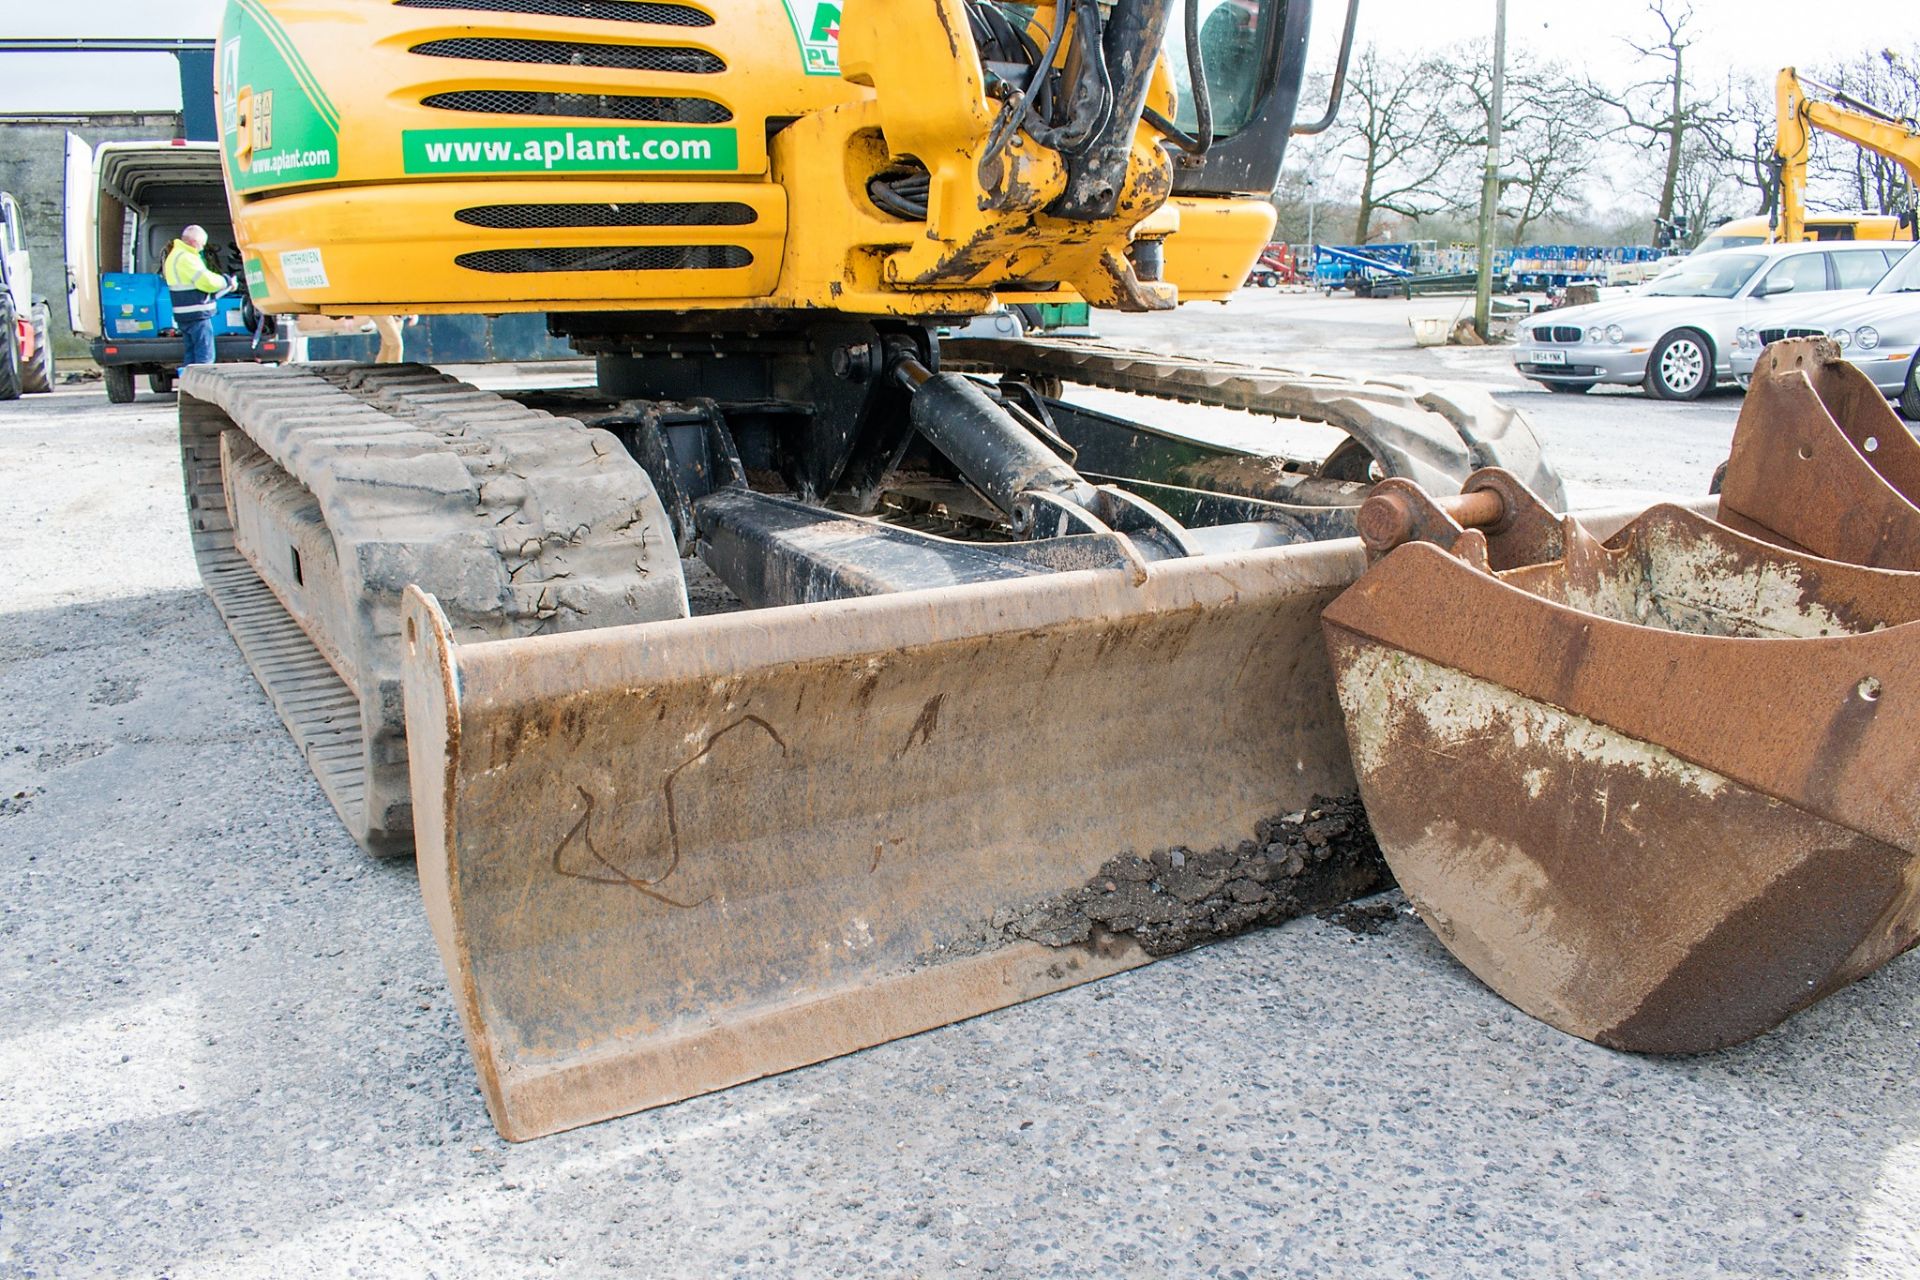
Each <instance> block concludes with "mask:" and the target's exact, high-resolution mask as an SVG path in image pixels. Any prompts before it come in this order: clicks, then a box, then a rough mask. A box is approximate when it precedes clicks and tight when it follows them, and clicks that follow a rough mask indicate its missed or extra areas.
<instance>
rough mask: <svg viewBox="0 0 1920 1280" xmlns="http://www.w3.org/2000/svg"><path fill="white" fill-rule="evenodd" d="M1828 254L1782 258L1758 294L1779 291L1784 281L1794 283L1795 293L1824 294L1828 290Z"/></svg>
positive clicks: (1808, 254)
mask: <svg viewBox="0 0 1920 1280" xmlns="http://www.w3.org/2000/svg"><path fill="white" fill-rule="evenodd" d="M1827 257H1828V255H1827V254H1824V253H1802V254H1796V255H1795V256H1794V257H1791V258H1782V259H1781V260H1780V261H1779V262H1776V263H1774V265H1773V270H1771V271H1769V272H1767V274H1766V277H1765V278H1764V279H1763V280H1762V281H1761V282H1760V285H1759V287H1758V288H1757V289H1756V290H1755V292H1756V293H1758V292H1764V291H1765V290H1768V289H1777V288H1779V287H1780V282H1781V281H1782V280H1791V281H1793V292H1794V293H1824V292H1825V291H1826V289H1827Z"/></svg>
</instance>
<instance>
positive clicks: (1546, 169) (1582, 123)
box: [1441, 41, 1603, 241]
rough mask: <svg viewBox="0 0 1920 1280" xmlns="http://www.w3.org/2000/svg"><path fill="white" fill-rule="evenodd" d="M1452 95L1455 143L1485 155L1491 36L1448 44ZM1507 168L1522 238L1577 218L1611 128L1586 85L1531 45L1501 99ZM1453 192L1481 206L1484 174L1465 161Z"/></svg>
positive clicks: (1458, 201) (1515, 226)
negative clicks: (1555, 221) (1542, 225)
mask: <svg viewBox="0 0 1920 1280" xmlns="http://www.w3.org/2000/svg"><path fill="white" fill-rule="evenodd" d="M1441 64H1442V66H1443V67H1444V68H1445V72H1444V74H1445V76H1446V80H1447V94H1446V99H1445V104H1444V106H1445V110H1444V123H1443V125H1442V128H1443V129H1444V130H1445V131H1446V132H1447V145H1448V146H1449V147H1450V148H1452V149H1453V150H1454V151H1455V153H1456V154H1459V155H1463V156H1466V155H1479V154H1481V153H1482V152H1484V151H1485V149H1486V145H1487V117H1488V104H1489V102H1490V100H1491V98H1492V82H1493V74H1492V55H1491V53H1490V51H1489V49H1488V46H1487V44H1486V43H1485V42H1484V41H1474V42H1470V43H1467V44H1463V45H1459V46H1457V47H1455V48H1453V49H1450V50H1448V51H1447V52H1446V53H1445V54H1444V55H1443V56H1442V59H1441ZM1500 114H1501V130H1500V131H1501V134H1502V135H1503V141H1502V143H1501V148H1500V150H1501V158H1502V162H1503V163H1502V173H1503V179H1502V182H1501V203H1500V210H1499V212H1500V217H1501V218H1502V219H1503V220H1505V221H1506V222H1508V223H1509V224H1510V227H1511V230H1510V232H1509V234H1510V235H1511V236H1512V238H1513V239H1514V240H1516V241H1517V240H1520V239H1522V238H1524V237H1525V235H1526V233H1527V230H1528V228H1530V227H1532V226H1533V225H1534V224H1535V223H1536V222H1539V221H1540V220H1542V219H1543V218H1551V217H1572V216H1576V215H1577V213H1578V212H1579V211H1581V210H1583V209H1584V207H1585V200H1584V194H1585V187H1586V182H1587V177H1588V175H1589V174H1590V173H1591V172H1592V167H1593V157H1594V152H1595V150H1596V149H1597V147H1598V145H1599V136H1600V134H1601V132H1602V131H1603V125H1602V121H1601V118H1600V116H1601V113H1600V108H1599V106H1598V104H1597V103H1596V102H1595V101H1594V99H1593V97H1592V95H1591V94H1589V93H1588V92H1587V90H1586V87H1585V86H1584V85H1583V84H1582V83H1581V82H1579V81H1576V80H1575V79H1574V78H1573V77H1572V76H1571V75H1569V74H1568V73H1567V70H1566V68H1565V67H1564V66H1563V65H1562V64H1560V63H1557V62H1541V61H1538V60H1537V59H1535V58H1533V57H1531V56H1530V55H1528V54H1527V52H1526V51H1525V50H1520V51H1517V52H1515V53H1514V54H1513V55H1512V56H1511V57H1509V59H1508V62H1507V92H1506V95H1505V97H1504V99H1503V100H1502V103H1501V112H1500ZM1459 168H1460V172H1459V174H1458V178H1457V182H1456V184H1455V186H1454V188H1453V189H1452V190H1451V191H1450V192H1449V195H1450V197H1451V201H1452V207H1453V208H1454V209H1455V210H1457V211H1459V212H1462V213H1465V212H1468V211H1471V210H1473V209H1476V208H1478V207H1479V204H1480V183H1479V173H1478V172H1477V171H1469V167H1468V166H1465V165H1462V166H1460V167H1459Z"/></svg>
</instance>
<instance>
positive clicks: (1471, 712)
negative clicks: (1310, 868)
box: [1324, 365, 1920, 1053]
mask: <svg viewBox="0 0 1920 1280" xmlns="http://www.w3.org/2000/svg"><path fill="white" fill-rule="evenodd" d="M1775 373H1776V375H1777V381H1776V382H1774V383H1772V384H1771V385H1773V386H1775V387H1776V389H1779V388H1784V391H1783V392H1782V394H1786V395H1792V394H1794V389H1795V387H1796V386H1797V387H1798V389H1799V390H1800V391H1806V390H1807V389H1808V388H1809V382H1810V380H1809V378H1808V377H1807V376H1806V374H1805V372H1804V371H1801V370H1790V371H1781V370H1779V369H1778V365H1776V369H1775ZM1812 381H1813V382H1814V385H1816V386H1818V385H1820V384H1819V382H1818V380H1817V379H1814V380H1812ZM1760 385H1761V383H1760V382H1759V381H1758V380H1757V381H1756V388H1758V387H1759V386H1760ZM1869 389H1870V388H1869ZM1763 394H1769V393H1765V392H1763ZM1819 403H1820V402H1817V401H1816V402H1811V403H1809V405H1808V407H1809V409H1815V408H1818V407H1819ZM1826 403H1829V404H1831V403H1832V401H1831V400H1828V401H1826ZM1828 421H1829V423H1831V421H1832V419H1829V420H1828ZM1743 429H1744V428H1743ZM1829 430H1831V426H1829ZM1901 434H1902V435H1904V434H1905V433H1904V432H1902V433H1901ZM1733 479H1734V476H1733V474H1730V475H1729V493H1730V494H1731V493H1732V492H1733ZM1361 526H1362V531H1363V537H1365V538H1366V540H1367V542H1368V545H1369V551H1370V553H1371V554H1373V555H1376V556H1378V559H1377V561H1376V563H1374V564H1373V566H1372V567H1371V568H1370V569H1369V570H1368V572H1367V573H1366V575H1365V576H1364V577H1362V578H1361V579H1360V581H1359V582H1358V583H1356V584H1355V586H1354V587H1353V588H1352V589H1351V590H1350V591H1348V592H1346V593H1345V594H1344V595H1342V596H1341V597H1340V599H1338V600H1337V601H1335V602H1334V603H1333V605H1332V606H1330V607H1329V608H1328V610H1327V611H1326V615H1325V618H1324V625H1325V631H1326V637H1327V645H1328V650H1329V656H1330V658H1331V661H1332V664H1333V667H1334V670H1335V673H1336V678H1337V682H1338V687H1339V697H1340V703H1341V707H1342V709H1343V711H1344V712H1345V715H1346V722H1347V731H1348V736H1349V741H1350V743H1351V745H1352V748H1353V759H1354V767H1355V772H1356V774H1357V776H1358V778H1359V783H1360V790H1361V795H1362V796H1363V798H1364V799H1365V802H1366V807H1367V813H1368V816H1369V817H1370V819H1371V820H1372V823H1373V827H1374V832H1375V834H1376V836H1377V837H1378V839H1379V842H1380V846H1381V849H1382V851H1383V853H1384V854H1385V855H1386V858H1387V861H1388V863H1389V864H1390V865H1391V866H1392V868H1393V871H1394V874H1395V875H1396V876H1397V877H1398V878H1399V881H1400V884H1401V886H1402V888H1404V889H1405V891H1406V893H1407V896H1408V898H1409V900H1410V901H1411V902H1412V903H1413V904H1414V906H1415V907H1416V908H1417V909H1418V911H1419V912H1420V914H1421V916H1422V917H1423V918H1424V919H1425V920H1426V922H1427V923H1428V925H1429V926H1431V928H1432V929H1433V931H1434V933H1435V934H1436V935H1438V936H1439V938H1440V939H1441V940H1442V941H1443V942H1444V943H1445V944H1446V946H1447V948H1448V949H1449V950H1450V951H1452V952H1453V954H1454V955H1455V956H1456V957H1458V958H1459V959H1460V961H1461V962H1462V963H1464V964H1465V965H1466V966H1467V967H1468V968H1469V969H1471V970H1472V971H1473V972H1474V973H1475V974H1476V975H1477V976H1478V977H1479V978H1480V979H1481V980H1483V981H1484V982H1485V983H1486V984H1487V985H1488V986H1490V987H1492V988H1493V989H1494V990H1495V991H1497V992H1499V993H1500V994H1501V995H1503V996H1505V997H1506V998H1507V999H1508V1000H1510V1001H1512V1002H1513V1003H1514V1004H1516V1005H1518V1006H1519V1007H1520V1008H1522V1009H1523V1010H1525V1011H1526V1012H1528V1013H1530V1014H1532V1015H1533V1016H1535V1017H1537V1018H1540V1019H1541V1020H1543V1021H1545V1022H1548V1023H1550V1024H1552V1025H1553V1026H1555V1027H1558V1028H1560V1029H1561V1030H1563V1031H1567V1032H1569V1033H1571V1034H1573V1035H1576V1036H1580V1037H1582V1038H1584V1039H1588V1040H1592V1041H1595V1042H1597V1043H1599V1044H1603V1045H1608V1046H1611V1047H1614V1048H1620V1049H1630V1050H1636V1051H1643V1052H1661V1053H1674V1052H1695V1051H1701V1050H1707V1049H1713V1048H1717V1047H1720V1046H1724V1045H1730V1044H1735V1043H1738V1042H1739V1041H1742V1040H1745V1039H1747V1038H1749V1037H1752V1036H1755V1035H1759V1034H1760V1033H1762V1032H1764V1031H1766V1030H1768V1029H1769V1028H1771V1027H1773V1026H1775V1025H1777V1024H1778V1023H1779V1022H1780V1021H1781V1020H1782V1019H1784V1018H1786V1017H1788V1016H1789V1015H1791V1014H1793V1013H1794V1012H1796V1011H1797V1010H1800V1009H1803V1008H1805V1007H1807V1006H1808V1005H1810V1004H1812V1003H1814V1002H1815V1001H1817V1000H1819V999H1821V998H1822V997H1824V996H1826V995H1828V994H1830V993H1831V992H1833V991H1835V990H1837V989H1838V988H1840V987H1842V986H1844V985H1846V984H1847V983H1849V982H1852V981H1854V980H1856V979H1858V978H1860V977H1862V976H1864V975H1866V974H1868V973H1871V972H1872V971H1873V970H1874V969H1876V968H1878V967H1879V966H1881V965H1883V964H1885V963H1886V962H1887V961H1888V960H1889V959H1891V958H1892V957H1894V956H1896V955H1898V954H1899V953H1900V952H1901V951H1903V950H1905V949H1906V948H1908V947H1910V946H1912V945H1913V944H1914V942H1915V939H1916V936H1920V857H1916V852H1917V851H1920V787H1916V785H1915V783H1914V778H1915V777H1916V769H1917V767H1920V573H1900V572H1892V571H1888V570H1884V569H1873V568H1866V567H1862V566H1859V565H1854V564H1845V563H1839V562H1836V561H1832V560H1825V559H1820V558H1816V557H1815V556H1812V555H1810V554H1807V553H1806V552H1804V551H1795V550H1788V549H1785V548H1782V547H1779V546H1776V545H1773V544H1771V543H1769V542H1763V541H1758V540H1756V539H1754V538H1750V537H1747V536H1745V535H1743V534H1741V533H1738V532H1735V531H1732V530H1730V529H1727V528H1726V527H1724V526H1722V525H1719V524H1716V523H1715V522H1713V521H1711V520H1708V519H1706V518H1705V517H1703V516H1700V515H1697V514H1695V513H1693V512H1692V511H1689V510H1687V509H1685V508H1682V507H1676V506H1658V507H1654V508H1652V509H1650V510H1648V511H1646V512H1645V513H1644V514H1642V515H1641V516H1640V517H1639V518H1638V519H1636V520H1634V521H1633V522H1632V523H1630V524H1629V525H1627V526H1626V527H1625V528H1623V529H1621V530H1619V531H1618V532H1617V533H1616V534H1614V535H1613V536H1612V537H1611V538H1609V539H1607V540H1606V541H1605V542H1600V541H1597V540H1596V539H1595V537H1594V536H1593V535H1592V534H1591V533H1589V532H1588V531H1587V530H1586V529H1585V528H1583V527H1582V526H1581V525H1580V524H1579V523H1578V522H1576V521H1574V520H1572V519H1570V518H1569V519H1561V518H1558V517H1554V516H1552V515H1550V514H1548V513H1547V512H1546V511H1545V509H1544V508H1541V507H1540V506H1539V505H1538V504H1537V503H1534V502H1532V501H1531V500H1530V497H1529V495H1528V494H1527V493H1526V491H1525V489H1524V488H1523V487H1521V486H1520V485H1519V484H1517V483H1515V482H1514V481H1513V480H1512V478H1511V477H1509V476H1503V475H1501V474H1500V473H1498V472H1483V473H1480V474H1479V475H1477V476H1475V477H1474V478H1472V479H1470V480H1469V481H1468V483H1467V486H1466V491H1465V492H1464V493H1463V494H1462V495H1460V496H1459V497H1455V498H1451V499H1447V500H1444V501H1435V500H1433V499H1431V498H1429V497H1427V495H1426V494H1424V493H1423V492H1422V491H1420V490H1419V489H1417V488H1415V487H1413V486H1411V485H1408V484H1405V483H1403V482H1400V481H1392V480H1390V481H1387V482H1386V483H1384V484H1383V485H1381V486H1379V487H1378V488H1376V490H1375V492H1374V494H1373V495H1372V496H1371V497H1369V499H1368V501H1367V504H1366V506H1365V507H1364V508H1363V510H1362V513H1361ZM1469 526H1478V527H1469ZM1774 527H1775V528H1777V527H1778V526H1774ZM1796 527H1797V526H1796ZM1811 537H1812V534H1811V533H1810V532H1809V533H1808V538H1811ZM1802 540H1803V539H1800V538H1798V537H1796V541H1802Z"/></svg>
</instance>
